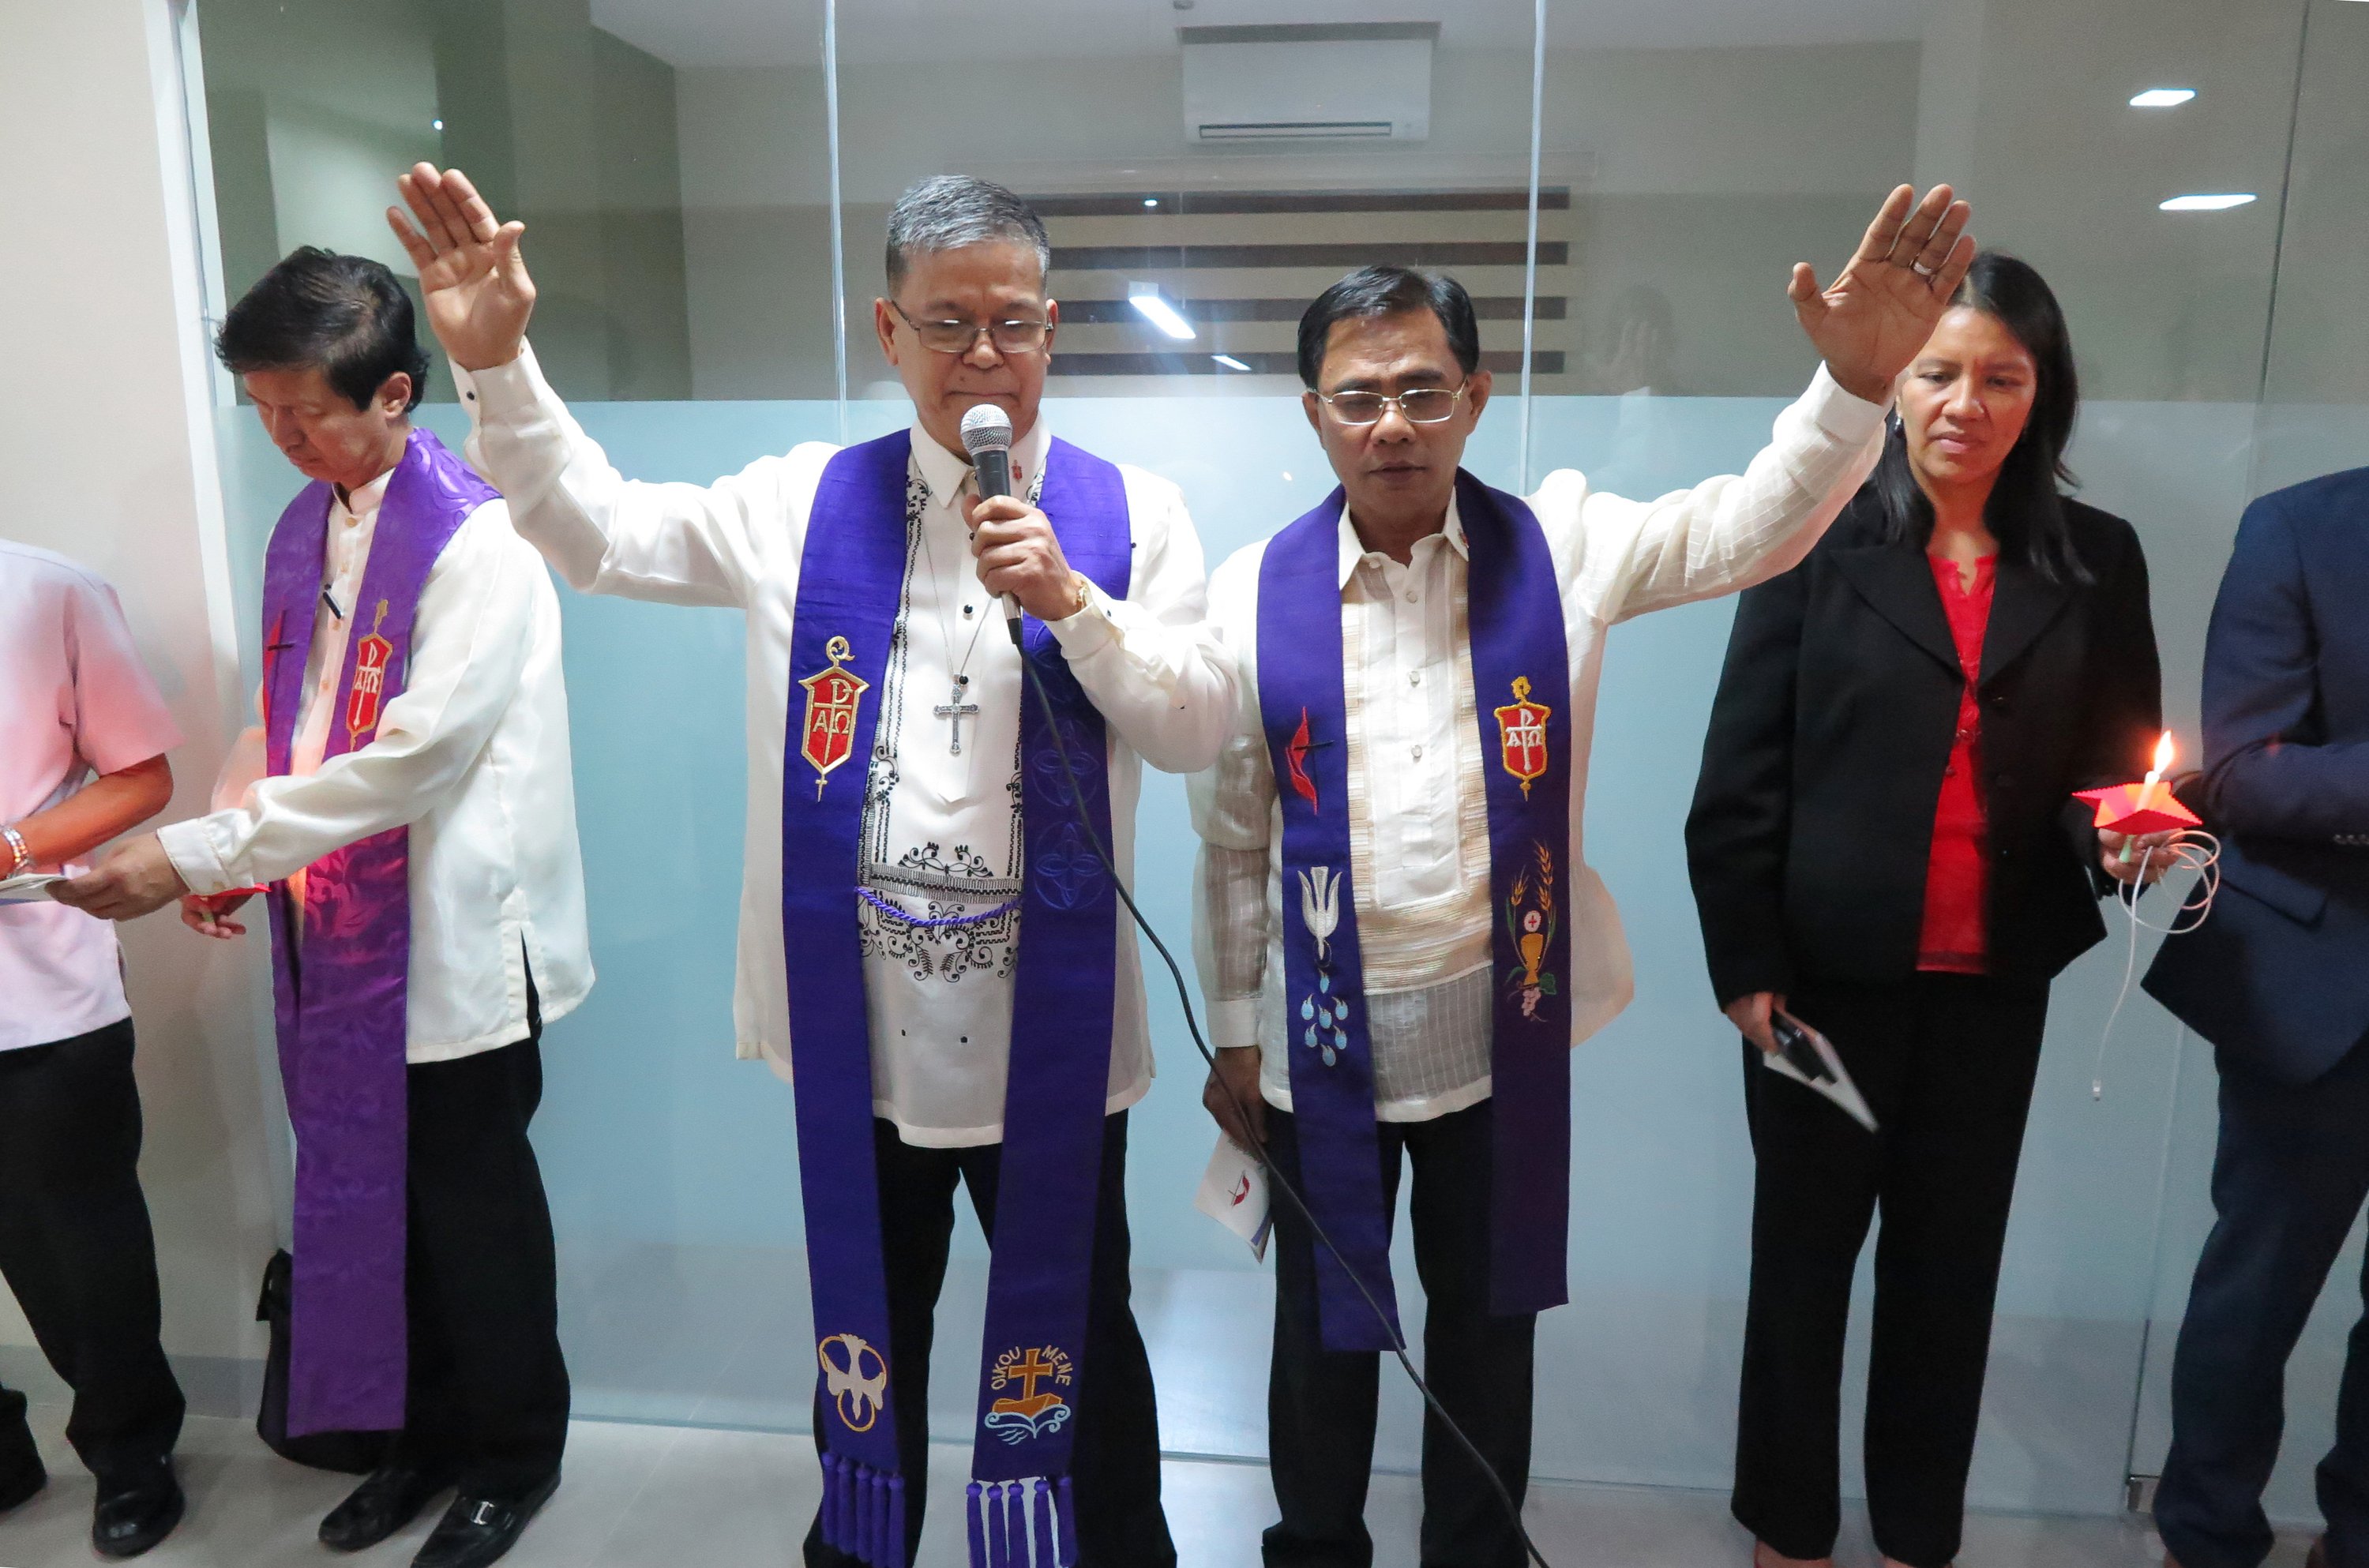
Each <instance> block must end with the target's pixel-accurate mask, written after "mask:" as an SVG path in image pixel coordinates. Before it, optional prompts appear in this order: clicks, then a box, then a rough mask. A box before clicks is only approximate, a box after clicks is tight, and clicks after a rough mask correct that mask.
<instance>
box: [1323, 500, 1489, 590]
mask: <svg viewBox="0 0 2369 1568" xmlns="http://www.w3.org/2000/svg"><path fill="white" fill-rule="evenodd" d="M1340 528H1341V581H1340V584H1339V587H1340V588H1341V589H1342V590H1343V591H1346V590H1347V589H1348V587H1349V579H1350V578H1353V577H1356V575H1357V568H1358V567H1359V566H1361V565H1363V564H1364V563H1365V562H1366V561H1367V560H1368V558H1370V559H1373V560H1376V561H1387V560H1389V559H1390V557H1389V556H1387V555H1383V554H1382V553H1381V552H1380V551H1379V550H1372V551H1369V550H1368V549H1367V548H1366V546H1365V544H1364V543H1363V542H1362V541H1361V540H1359V539H1358V537H1357V525H1356V523H1355V522H1353V521H1350V518H1349V509H1348V508H1347V507H1346V506H1343V507H1342V509H1341V523H1340ZM1427 537H1431V538H1445V539H1446V540H1447V541H1448V548H1450V549H1452V550H1454V551H1455V552H1456V553H1457V554H1458V555H1461V556H1463V557H1464V560H1465V563H1466V564H1467V565H1468V566H1469V565H1471V560H1472V548H1471V545H1470V544H1466V543H1465V539H1464V513H1463V512H1462V510H1460V509H1459V507H1458V505H1457V497H1456V495H1455V493H1454V492H1452V491H1451V492H1450V493H1449V495H1448V521H1447V522H1446V523H1444V524H1442V525H1441V527H1440V530H1439V532H1438V533H1436V534H1432V535H1428V536H1427ZM1422 546H1423V540H1421V539H1418V540H1416V541H1415V547H1416V548H1417V549H1420V548H1422Z"/></svg>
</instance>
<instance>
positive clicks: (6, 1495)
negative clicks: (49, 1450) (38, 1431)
mask: <svg viewBox="0 0 2369 1568" xmlns="http://www.w3.org/2000/svg"><path fill="white" fill-rule="evenodd" d="M49 1483H50V1472H49V1471H47V1470H45V1469H43V1468H42V1465H41V1449H40V1445H39V1444H37V1443H35V1442H34V1441H33V1429H32V1428H31V1427H29V1426H28V1425H25V1396H24V1395H23V1394H20V1393H18V1392H17V1391H15V1390H14V1389H0V1514H5V1513H6V1512H7V1511H8V1510H9V1509H11V1508H14V1507H17V1505H20V1504H23V1503H26V1502H28V1501H29V1500H30V1499H31V1498H32V1495H33V1494H34V1493H36V1492H39V1491H40V1489H41V1488H42V1487H44V1486H47V1485H48V1484H49Z"/></svg>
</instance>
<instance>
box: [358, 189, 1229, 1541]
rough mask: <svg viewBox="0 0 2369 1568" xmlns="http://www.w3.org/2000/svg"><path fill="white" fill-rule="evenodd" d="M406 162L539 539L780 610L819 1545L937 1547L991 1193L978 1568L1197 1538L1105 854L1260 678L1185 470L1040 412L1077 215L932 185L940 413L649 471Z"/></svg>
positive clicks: (781, 754)
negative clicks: (937, 1447) (1228, 632)
mask: <svg viewBox="0 0 2369 1568" xmlns="http://www.w3.org/2000/svg"><path fill="white" fill-rule="evenodd" d="M401 187H402V192H403V196H404V199H405V200H406V203H407V204H408V206H409V208H410V215H411V217H412V219H414V220H416V222H417V224H418V226H417V227H416V228H415V227H414V226H413V223H408V222H406V221H405V219H404V216H403V214H402V213H401V212H395V211H391V212H390V213H389V218H390V221H391V222H393V223H394V224H395V229H396V232H397V233H398V234H399V235H402V237H403V241H404V244H405V246H406V247H407V248H408V249H409V251H410V254H411V257H412V258H413V259H414V260H415V261H416V262H417V263H418V267H419V275H420V282H421V287H422V289H423V290H424V291H425V292H426V295H427V300H428V313H429V322H430V323H431V325H432V326H434V327H435V330H436V333H437V336H438V337H439V338H441V339H442V341H443V344H444V347H445V349H446V351H447V352H448V353H449V354H450V355H451V356H452V360H453V361H454V363H455V364H456V365H457V366H459V367H460V370H459V372H458V374H459V379H460V380H461V381H462V383H463V400H464V401H465V402H466V403H467V405H468V408H469V412H470V416H471V418H473V419H474V420H475V424H476V433H475V437H474V438H473V441H472V447H471V451H472V452H473V454H474V455H475V458H476V460H477V461H478V463H479V464H480V465H481V466H482V467H483V468H484V470H485V472H486V474H487V475H490V476H491V477H493V478H494V480H495V481H496V482H497V483H498V484H499V485H500V486H502V487H503V489H504V491H505V493H506V494H508V495H509V498H510V501H511V508H512V510H511V519H512V521H513V522H514V524H515V525H516V527H517V528H518V530H519V532H521V533H522V534H523V535H525V536H526V537H527V538H528V539H530V540H532V542H533V543H534V544H535V545H536V546H537V547H538V548H540V549H541V550H542V551H543V552H544V555H545V556H546V558H548V559H549V560H550V561H551V563H552V564H553V565H554V566H555V567H557V568H558V570H559V572H560V574H561V575H562V576H564V577H565V578H567V580H568V581H569V582H570V583H572V584H574V585H575V586H576V587H577V588H578V589H584V590H586V591H589V592H594V593H614V594H623V595H627V596H630V597H634V598H639V599H651V600H659V601H667V602H670V603H677V604H716V605H731V606H736V607H738V609H740V610H741V612H743V613H744V614H745V615H746V616H747V617H748V624H749V818H748V856H749V860H748V870H747V875H746V877H745V880H744V883H743V887H742V901H741V922H740V953H739V966H738V970H739V973H738V988H737V991H736V995H735V1003H734V1014H735V1020H736V1023H737V1026H738V1032H739V1044H740V1050H741V1054H742V1055H743V1056H762V1057H763V1058H765V1059H768V1060H769V1061H771V1062H772V1064H773V1066H774V1069H775V1070H777V1071H778V1072H780V1073H782V1074H783V1075H784V1077H787V1076H789V1075H790V1072H791V1070H792V1069H793V1068H795V1082H796V1115H797V1125H798V1159H799V1167H800V1171H801V1175H802V1179H803V1184H804V1187H805V1199H806V1230H807V1261H808V1265H809V1273H810V1275H811V1277H812V1283H813V1298H814V1334H815V1349H814V1355H815V1359H816V1374H815V1375H816V1421H815V1434H816V1442H817V1446H818V1448H819V1449H820V1450H821V1454H822V1460H823V1471H824V1485H823V1498H822V1506H821V1509H820V1512H819V1515H818V1517H817V1519H816V1521H815V1525H814V1528H813V1529H812V1530H811V1531H810V1532H809V1534H808V1536H807V1543H806V1560H807V1562H808V1563H810V1564H837V1563H845V1562H865V1563H870V1564H874V1565H875V1568H887V1565H890V1564H894V1565H897V1568H902V1565H903V1564H904V1563H906V1562H909V1561H910V1557H911V1553H912V1551H913V1550H914V1548H915V1545H916V1543H917V1542H918V1541H919V1540H920V1538H921V1503H922V1487H923V1482H924V1466H925V1464H926V1461H927V1453H928V1450H927V1447H926V1443H927V1437H928V1430H927V1417H928V1385H929V1356H930V1345H931V1336H932V1332H933V1329H932V1322H933V1308H934V1306H935V1304H936V1300H937V1296H938V1290H939V1288H940V1286H941V1284H942V1282H943V1280H944V1273H945V1265H946V1253H947V1243H948V1240H949V1237H950V1235H951V1232H952V1227H953V1223H954V1195H955V1189H956V1185H957V1184H966V1185H968V1187H969V1189H970V1201H971V1204H972V1207H973V1208H974V1209H975V1210H976V1212H977V1213H978V1219H979V1223H980V1225H981V1227H982V1228H983V1229H984V1230H986V1231H987V1232H988V1234H989V1236H990V1240H991V1241H992V1242H994V1244H995V1258H994V1265H993V1271H992V1274H991V1276H990V1285H989V1291H988V1308H987V1340H986V1346H985V1355H984V1358H983V1361H982V1365H981V1366H980V1368H979V1369H978V1425H977V1427H976V1430H975V1434H974V1442H975V1448H974V1452H973V1458H972V1467H971V1482H970V1488H969V1494H968V1507H967V1513H968V1518H967V1521H966V1522H965V1525H964V1527H963V1528H965V1530H966V1532H967V1536H968V1538H969V1544H970V1549H971V1555H972V1560H973V1562H974V1564H975V1568H986V1562H987V1561H988V1559H989V1557H990V1555H992V1557H993V1561H995V1562H1003V1561H1005V1560H1006V1557H1007V1556H1009V1555H1010V1554H1011V1552H1012V1551H1013V1548H1014V1546H1015V1545H1017V1547H1018V1550H1019V1551H1020V1553H1021V1557H1022V1559H1023V1560H1025V1558H1026V1556H1027V1553H1028V1550H1029V1548H1028V1545H1027V1543H1028V1542H1029V1541H1030V1540H1031V1539H1034V1541H1035V1542H1036V1548H1035V1551H1036V1559H1035V1560H1036V1562H1040V1563H1042V1562H1048V1561H1052V1560H1053V1558H1054V1556H1055V1555H1058V1558H1059V1562H1063V1563H1065V1564H1066V1563H1070V1562H1075V1561H1081V1560H1082V1561H1083V1562H1089V1563H1097V1564H1113V1565H1116V1564H1126V1565H1127V1568H1139V1565H1148V1568H1160V1565H1162V1564H1165V1563H1173V1562H1175V1560H1176V1554H1175V1550H1174V1548H1173V1545H1172V1544H1171V1543H1170V1539H1169V1535H1168V1528H1167V1525H1166V1522H1165V1520H1164V1518H1163V1516H1162V1512H1161V1505H1160V1455H1159V1434H1158V1428H1157V1425H1156V1423H1155V1421H1154V1416H1153V1404H1152V1389H1151V1374H1150V1365H1149V1362H1148V1360H1147V1358H1146V1356H1145V1353H1144V1346H1143V1341H1142V1337H1141V1335H1140V1334H1139V1333H1138V1331H1137V1328H1136V1325H1135V1321H1134V1316H1133V1313H1132V1310H1131V1309H1130V1308H1129V1306H1128V1302H1127V1251H1128V1240H1127V1211H1126V1202H1125V1190H1124V1175H1125V1168H1126V1156H1127V1116H1126V1112H1127V1107H1128V1106H1129V1105H1132V1104H1135V1102H1136V1101H1138V1100H1139V1099H1140V1098H1142V1096H1143V1094H1144V1093H1145V1091H1146V1090H1147V1089H1148V1088H1149V1087H1150V1075H1151V1055H1150V1042H1149V1038H1148V1036H1147V1033H1146V1030H1145V1024H1144V1003H1143V988H1142V980H1141V978H1140V974H1139V963H1138V958H1137V954H1136V947H1135V943H1134V941H1133V939H1132V936H1131V934H1129V933H1127V932H1126V931H1125V930H1124V929H1123V927H1122V926H1121V923H1120V913H1119V909H1118V905H1117V902H1116V898H1115V896H1114V892H1113V888H1112V886H1111V879H1110V875H1109V872H1108V870H1106V868H1105V865H1104V862H1103V859H1102V855H1101V849H1102V847H1104V846H1106V847H1107V849H1108V851H1109V853H1110V856H1111V859H1112V861H1113V863H1115V864H1116V871H1117V874H1118V875H1119V876H1122V877H1124V876H1129V875H1131V866H1132V859H1133V855H1132V849H1133V839H1134V820H1135V802H1136V794H1137V788H1138V783H1139V776H1140V773H1141V766H1142V763H1143V762H1144V761H1150V763H1151V764H1152V765H1153V766H1155V767H1159V768H1162V769H1167V770H1171V771H1176V772H1186V771H1191V770H1194V769H1198V768H1203V767H1206V766H1207V765H1208V764H1209V763H1210V762H1212V761H1215V760H1216V758H1217V755H1218V749H1219V745H1220V744H1221V743H1222V741H1223V740H1224V738H1225V735H1226V733H1227V731H1228V730H1229V728H1230V727H1231V724H1232V721H1233V715H1234V706H1235V696H1234V685H1233V674H1232V665H1231V663H1230V660H1228V659H1227V658H1224V657H1223V655H1222V654H1221V653H1220V651H1219V649H1218V648H1217V647H1216V646H1215V645H1214V644H1213V643H1212V642H1211V641H1210V640H1209V638H1208V636H1207V633H1206V631H1205V630H1204V628H1203V624H1202V618H1203V608H1204V596H1205V585H1204V581H1203V576H1202V561H1201V549H1200V544H1199V542H1198V541H1197V540H1196V538H1195V536H1194V532H1193V527H1192V523H1191V521H1190V520H1189V519H1188V518H1187V517H1186V516H1185V512H1184V504H1183V501H1182V498H1180V497H1179V496H1178V494H1177V492H1176V490H1175V487H1174V486H1171V485H1168V484H1165V483H1163V482H1162V481H1161V480H1159V479H1155V478H1153V477H1152V476H1150V475H1147V474H1144V473H1141V472H1139V471H1138V470H1135V469H1132V468H1121V467H1119V466H1117V465H1116V464H1110V463H1107V462H1104V460H1102V459H1101V458H1098V457H1094V456H1092V455H1090V454H1089V453H1087V452H1081V451H1080V450H1079V449H1078V448H1076V447H1074V446H1070V445H1069V444H1068V443H1067V442H1064V441H1058V440H1056V439H1054V437H1053V436H1052V434H1051V432H1050V431H1049V430H1048V429H1047V423H1046V421H1045V419H1044V418H1042V417H1041V413H1040V407H1039V400H1040V398H1041V396H1042V395H1043V392H1044V386H1045V375H1046V368H1047V359H1048V357H1049V355H1050V353H1051V351H1052V347H1053V339H1054V336H1055V333H1056V331H1057V329H1058V327H1059V319H1060V315H1059V307H1058V306H1057V305H1056V304H1055V303H1054V302H1053V301H1052V300H1051V299H1050V298H1048V297H1047V293H1046V290H1045V269H1046V267H1047V262H1048V260H1049V257H1050V251H1049V247H1048V246H1047V240H1046V235H1045V229H1044V225H1043V224H1042V223H1040V222H1039V221H1038V220H1037V218H1036V214H1035V213H1034V212H1031V211H1029V209H1028V208H1027V206H1026V205H1025V204H1024V203H1023V202H1022V201H1021V200H1019V199H1018V198H1017V197H1015V196H1013V194H1012V193H1011V192H1010V191H1007V190H1004V189H1001V188H1000V187H997V186H993V185H990V184H987V183H986V182H984V181H981V180H976V179H969V178H964V177H956V176H941V177H936V178H933V179H925V180H923V181H921V183H920V184H918V185H916V186H914V187H913V188H912V189H910V190H908V191H907V192H906V193H905V194H904V196H903V197H902V198H900V199H899V200H898V202H897V204H896V207H895V209H894V210H893V211H892V212H890V214H889V218H888V233H887V293H886V295H885V296H884V297H882V298H880V299H878V300H875V302H874V303H873V318H874V323H875V328H876V330H877V333H878V336H879V340H880V348H881V352H882V353H883V354H884V355H885V356H886V357H887V361H888V362H889V363H890V364H892V365H894V366H895V367H896V368H897V372H898V375H899V377H900V378H901V379H902V380H903V382H904V384H905V388H906V390H907V392H908V393H910V395H911V396H912V399H913V404H914V419H913V423H912V426H911V428H910V429H905V430H899V431H898V432H897V433H896V434H895V435H893V436H889V437H887V438H885V439H883V440H880V441H871V442H868V443H865V444H864V445H860V446H854V447H849V448H845V449H843V450H842V449H835V448H832V447H830V446H825V445H821V444H811V445H805V446H800V447H797V448H795V450H793V451H792V452H789V453H788V454H787V455H785V456H769V457H761V458H759V459H758V460H757V461H756V462H754V463H752V464H750V465H749V466H748V467H747V468H745V469H743V470H742V471H741V472H739V473H738V474H736V475H729V476H727V477H725V478H722V479H719V480H717V481H716V482H715V484H714V485H711V486H698V485H660V484H644V483H639V482H635V481H633V480H628V479H626V478H625V477H624V475H620V474H619V473H618V472H617V470H616V469H615V468H614V467H612V465H611V464H610V462H609V460H608V457H607V455H606V454H605V453H603V452H602V451H601V448H600V446H599V445H598V444H597V443H595V442H594V441H592V440H591V439H590V438H589V436H587V435H586V434H585V433H584V431H583V429H582V428H581V427H579V426H578V424H577V422H576V420H575V418H573V417H572V416H571V415H570V414H569V413H568V410H567V408H566V405H565V404H563V403H562V402H561V401H560V399H559V396H558V395H557V394H556V393H555V392H554V391H553V390H552V388H551V386H550V384H549V383H547V382H546V381H545V380H544V377H543V374H542V372H541V371H540V370H539V369H538V368H537V366H536V363H535V359H534V355H533V353H532V350H531V349H529V348H528V347H527V343H526V328H527V321H528V317H529V315H530V314H531V313H532V308H533V304H534V286H533V283H532V280H530V278H529V276H528V273H527V269H526V264H525V262H524V260H523V258H522V257H521V250H520V237H521V234H522V233H523V226H522V225H521V224H518V223H508V224H505V223H499V222H498V221H497V220H496V218H495V215H494V214H493V213H492V212H490V211H489V210H488V209H487V207H486V203H485V201H484V200H482V199H481V198H480V197H479V196H478V195H477V193H476V191H475V189H474V188H472V186H471V185H470V183H469V181H468V180H467V179H466V178H465V177H463V175H462V174H461V173H460V172H459V171H458V170H448V171H439V170H437V169H435V168H432V167H430V166H427V165H424V164H423V165H420V166H418V167H416V168H414V169H413V170H412V171H411V172H410V173H409V174H408V175H406V176H405V177H403V179H402V181H401ZM980 407H992V408H994V409H997V410H1000V411H1001V413H1002V414H1003V415H1004V416H1006V417H1008V418H1009V420H1010V426H1011V431H1012V435H1013V445H1012V466H1013V471H1014V472H1013V489H1014V490H1015V491H1016V492H1018V494H1017V495H1015V496H1013V497H1007V498H990V499H985V500H982V499H981V498H979V496H978V491H977V486H976V480H975V475H974V473H973V470H972V467H971V464H970V463H969V461H968V459H967V456H966V452H965V447H964V443H963V441H962V425H963V418H964V416H965V415H966V414H967V413H968V412H969V411H970V410H972V409H974V408H980ZM1007 598H1008V599H1009V600H1010V601H1015V602H1016V605H1017V608H1018V610H1019V611H1021V612H1025V616H1026V620H1025V622H1024V627H1025V633H1024V643H1025V647H1024V650H1023V649H1022V648H1019V647H1014V644H1013V639H1012V637H1011V635H1009V634H1008V633H1007V631H1006V623H1005V610H1004V605H1003V604H1002V603H1001V602H1000V600H1002V599H1007ZM1024 659H1025V660H1026V664H1027V667H1028V669H1027V678H1026V679H1024V667H1023V660H1024ZM1048 709H1049V711H1048ZM1097 841H1099V844H1098V842H1097ZM785 871H787V872H788V873H789V875H787V876H785V875H784V874H785ZM990 1545H991V1546H992V1552H991V1553H990Z"/></svg>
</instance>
